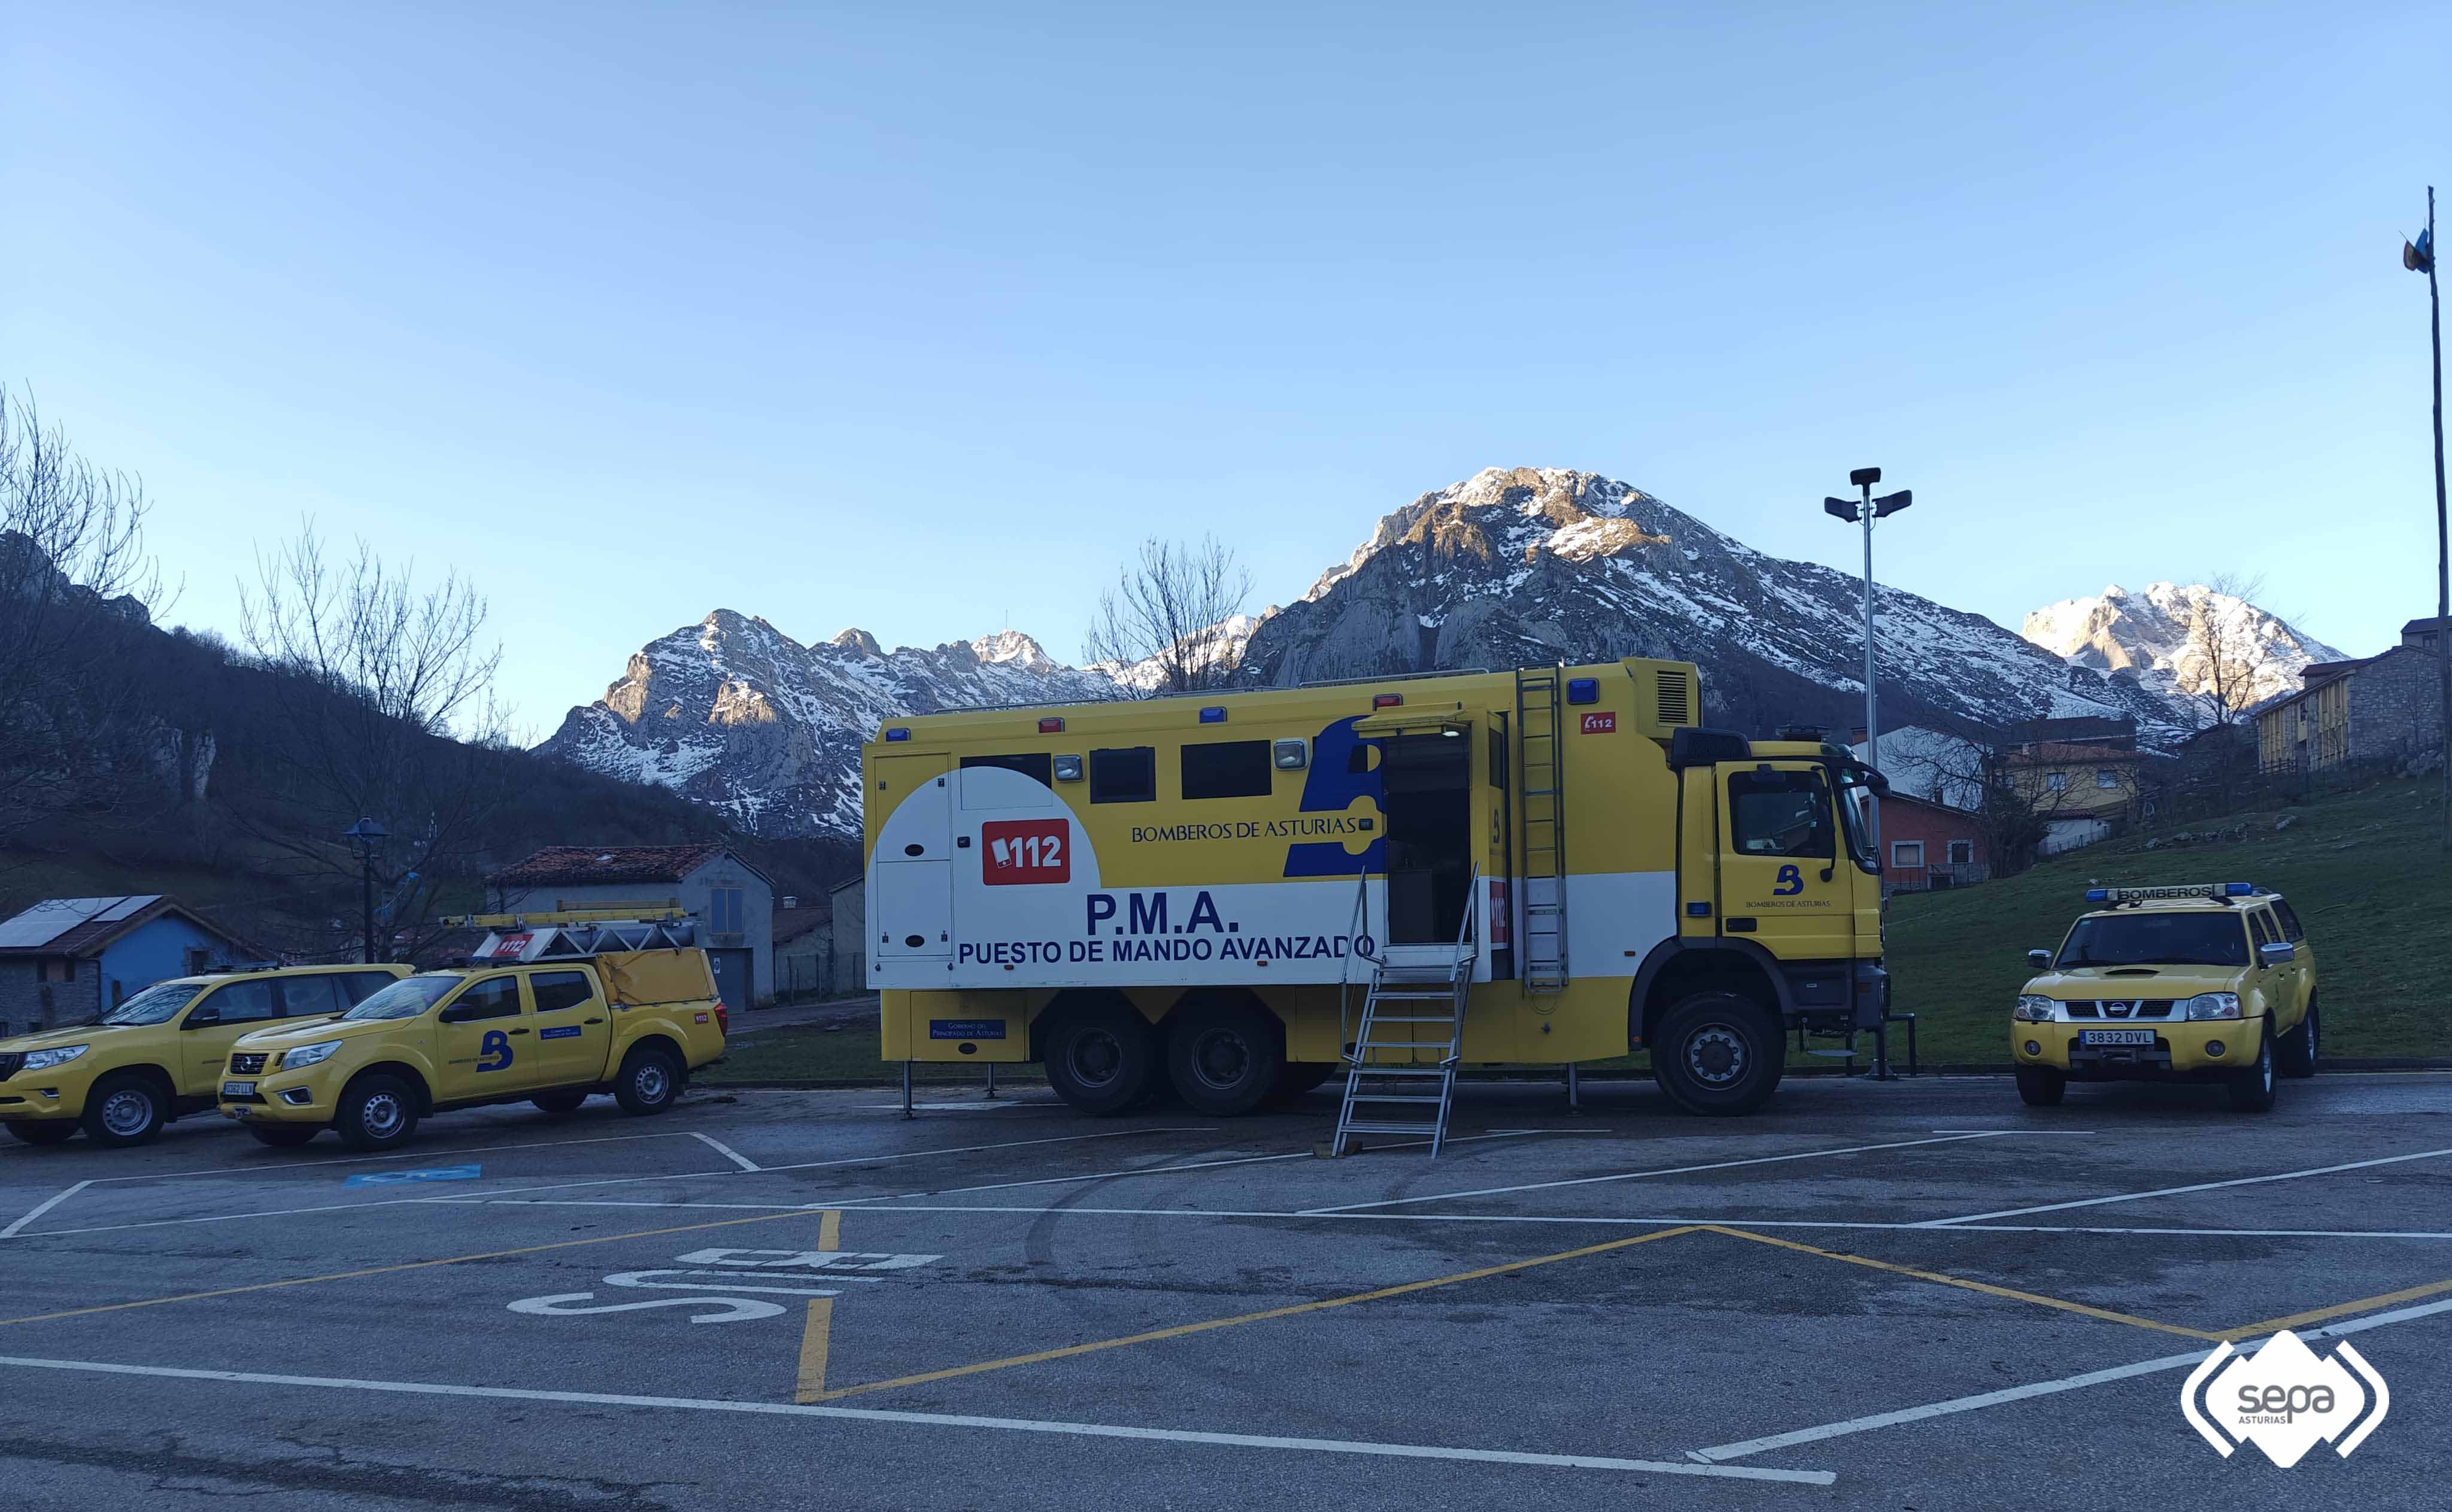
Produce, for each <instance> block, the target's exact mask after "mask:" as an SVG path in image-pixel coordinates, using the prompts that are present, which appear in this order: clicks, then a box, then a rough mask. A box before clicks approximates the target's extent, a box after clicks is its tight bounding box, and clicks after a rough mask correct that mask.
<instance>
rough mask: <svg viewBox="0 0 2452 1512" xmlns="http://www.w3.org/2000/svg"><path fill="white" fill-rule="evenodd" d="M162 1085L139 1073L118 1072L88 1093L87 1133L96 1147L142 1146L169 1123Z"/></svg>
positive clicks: (165, 1094) (166, 1101)
mask: <svg viewBox="0 0 2452 1512" xmlns="http://www.w3.org/2000/svg"><path fill="white" fill-rule="evenodd" d="M169 1102H170V1099H169V1096H168V1094H167V1093H165V1092H164V1091H163V1090H162V1084H161V1083H159V1082H157V1081H155V1080H154V1079H153V1078H152V1077H150V1076H147V1075H145V1074H143V1073H142V1072H139V1071H117V1072H114V1073H112V1074H111V1075H109V1076H106V1077H104V1078H103V1079H102V1080H100V1081H98V1082H96V1083H95V1084H94V1087H93V1090H92V1091H90V1092H89V1093H87V1094H86V1100H85V1119H84V1123H85V1132H86V1137H87V1138H88V1139H90V1140H92V1141H93V1142H94V1143H95V1144H97V1145H111V1146H127V1145H141V1144H143V1143H145V1142H146V1141H147V1140H148V1139H150V1138H152V1137H153V1136H154V1135H156V1134H158V1133H160V1132H161V1131H162V1126H163V1125H164V1124H167V1123H168V1122H169V1121H170V1120H169V1112H170V1109H169Z"/></svg>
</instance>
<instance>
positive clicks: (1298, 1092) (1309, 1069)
mask: <svg viewBox="0 0 2452 1512" xmlns="http://www.w3.org/2000/svg"><path fill="white" fill-rule="evenodd" d="M1344 1069H1345V1068H1343V1067H1342V1066H1339V1065H1337V1064H1336V1063H1335V1062H1334V1061H1288V1062H1286V1069H1285V1070H1281V1071H1279V1072H1278V1073H1277V1085H1276V1087H1275V1089H1274V1090H1271V1091H1270V1093H1269V1101H1271V1102H1273V1103H1291V1102H1293V1101H1294V1100H1295V1099H1296V1098H1298V1097H1302V1096H1305V1095H1306V1094H1308V1093H1310V1092H1313V1091H1315V1090H1318V1088H1319V1087H1320V1086H1321V1084H1323V1083H1325V1082H1326V1081H1327V1080H1328V1079H1329V1078H1330V1077H1332V1076H1334V1075H1335V1074H1336V1073H1337V1072H1338V1071H1340V1070H1344Z"/></svg>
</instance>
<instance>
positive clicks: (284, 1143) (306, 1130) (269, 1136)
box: [247, 1124, 323, 1149]
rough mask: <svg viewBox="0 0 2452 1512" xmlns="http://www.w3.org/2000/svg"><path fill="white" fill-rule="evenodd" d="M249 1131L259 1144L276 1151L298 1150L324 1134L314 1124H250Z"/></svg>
mask: <svg viewBox="0 0 2452 1512" xmlns="http://www.w3.org/2000/svg"><path fill="white" fill-rule="evenodd" d="M247 1132H248V1133H250V1134H253V1135H254V1136H255V1142H256V1143H257V1144H259V1145H270V1146H271V1147H272V1148H273V1149H298V1148H299V1147H301V1146H303V1145H307V1144H312V1143H313V1142H314V1139H315V1136H316V1135H318V1134H320V1133H322V1132H323V1130H322V1129H318V1128H316V1127H315V1126H314V1125H313V1124H249V1125H247Z"/></svg>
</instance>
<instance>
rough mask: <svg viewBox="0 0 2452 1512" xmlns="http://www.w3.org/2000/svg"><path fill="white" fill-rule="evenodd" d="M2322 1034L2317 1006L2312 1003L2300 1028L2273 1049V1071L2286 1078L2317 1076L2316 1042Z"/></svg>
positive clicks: (2285, 1036) (2291, 1032) (2284, 1036)
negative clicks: (2319, 1027) (2318, 1023)
mask: <svg viewBox="0 0 2452 1512" xmlns="http://www.w3.org/2000/svg"><path fill="white" fill-rule="evenodd" d="M2322 1032H2323V1031H2320V1030H2319V1029H2318V1028H2317V1027H2316V1005H2315V1004H2313V1003H2310V1004H2308V1005H2307V1016H2306V1017H2304V1018H2303V1019H2301V1020H2300V1021H2299V1027H2298V1028H2297V1029H2294V1030H2292V1031H2290V1032H2289V1033H2287V1034H2284V1035H2283V1036H2282V1041H2281V1043H2280V1044H2277V1045H2275V1046H2274V1047H2273V1069H2274V1070H2278V1071H2280V1072H2281V1073H2282V1074H2283V1075H2284V1076H2313V1075H2315V1074H2316V1050H2317V1044H2316V1041H2317V1037H2318V1036H2319V1035H2320V1034H2321V1033H2322Z"/></svg>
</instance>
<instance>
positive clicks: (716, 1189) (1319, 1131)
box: [0, 1073, 2452, 1509]
mask: <svg viewBox="0 0 2452 1512" xmlns="http://www.w3.org/2000/svg"><path fill="white" fill-rule="evenodd" d="M932 1095H935V1096H937V1097H938V1098H939V1099H940V1100H941V1099H944V1098H946V1097H947V1096H949V1095H951V1096H954V1097H959V1098H960V1099H962V1100H960V1101H951V1102H947V1101H940V1102H939V1103H938V1104H936V1105H931V1106H923V1108H922V1109H921V1111H920V1116H919V1117H918V1118H916V1119H913V1120H909V1121H906V1120H904V1119H903V1118H902V1117H901V1115H900V1110H899V1108H898V1107H897V1106H896V1103H895V1099H894V1097H893V1095H892V1094H891V1093H888V1092H886V1091H884V1090H844V1091H822V1092H781V1091H776V1092H741V1093H737V1094H709V1093H704V1092H693V1093H692V1094H691V1095H690V1096H689V1098H688V1099H687V1100H686V1102H685V1104H684V1105H683V1106H682V1108H681V1109H678V1110H676V1111H675V1112H674V1113H672V1114H670V1115H668V1116H666V1117H664V1118H662V1119H656V1120H631V1119H625V1118H623V1117H621V1116H620V1115H619V1114H618V1113H616V1112H615V1111H614V1110H613V1109H612V1107H611V1105H610V1102H609V1100H605V1099H598V1100H597V1101H595V1102H591V1103H590V1104H589V1105H588V1107H587V1109H585V1110H584V1111H583V1112H582V1113H581V1114H579V1115H577V1116H575V1117H571V1118H567V1119H563V1120H553V1119H548V1118H546V1117H544V1115H542V1114H539V1113H536V1112H533V1111H531V1110H528V1109H495V1110H489V1111H484V1112H477V1113H465V1114H459V1115H446V1116H445V1117H441V1118H437V1119H435V1120H433V1121H432V1122H430V1123H429V1124H428V1125H427V1126H426V1128H425V1136H424V1137H423V1138H422V1140H421V1142H420V1144H419V1145H418V1147H417V1148H416V1149H414V1150H413V1151H411V1152H409V1153H407V1154H405V1155H396V1156H391V1157H386V1158H381V1159H366V1158H356V1157H350V1156H348V1155H347V1154H346V1151H344V1150H342V1149H340V1148H339V1147H338V1146H337V1145H335V1144H333V1143H331V1142H330V1141H329V1140H328V1138H327V1139H326V1140H322V1141H318V1142H317V1143H316V1144H315V1145H314V1146H312V1147H309V1148H308V1149H306V1150H304V1151H289V1150H272V1149H263V1148H260V1147H258V1146H257V1145H255V1144H254V1143H253V1142H252V1141H250V1140H247V1139H246V1138H244V1137H243V1136H237V1135H234V1133H233V1132H232V1131H230V1130H228V1129H226V1128H224V1127H223V1126H221V1125H220V1124H219V1123H218V1121H215V1120H211V1119H196V1120H190V1121H186V1122H182V1123H180V1124H178V1125H176V1126H174V1127H173V1128H172V1129H169V1130H168V1133H167V1134H166V1135H165V1136H164V1137H163V1138H162V1139H161V1140H160V1141H158V1142H157V1143H155V1144H154V1145H152V1146H149V1147H147V1148H145V1149H137V1150H131V1151H112V1150H106V1149H95V1148H92V1147H90V1146H89V1145H88V1144H87V1143H86V1142H85V1141H83V1140H78V1141H75V1142H72V1143H70V1144H69V1145H66V1146H62V1147H59V1148H57V1149H28V1148H22V1147H10V1148H8V1149H0V1236H4V1237H0V1277H5V1306H0V1463H5V1464H6V1472H5V1473H6V1481H7V1483H8V1485H9V1486H10V1490H11V1492H12V1493H13V1494H14V1496H15V1497H16V1499H17V1500H19V1501H20V1502H26V1503H28V1504H44V1505H57V1506H99V1505H106V1504H143V1505H146V1506H148V1507H156V1508H184V1507H190V1506H197V1507H201V1506H208V1505H209V1506H219V1505H223V1504H226V1503H227V1502H229V1501H230V1500H231V1499H232V1498H240V1497H243V1498H245V1499H246V1501H247V1504H248V1505H250V1506H257V1507H301V1508H304V1507H335V1506H343V1507H361V1506H363V1507H409V1506H453V1507H460V1506H466V1507H500V1508H518V1509H529V1508H536V1509H563V1508H592V1507H623V1508H628V1507H640V1508H650V1507H671V1508H698V1507H726V1508H728V1507H767V1506H773V1507H807V1506H842V1507H939V1506H942V1507H972V1506H978V1507H988V1506H995V1507H1058V1506H1063V1507H1075V1508H1079V1507H1139V1506H1182V1507H1195V1506H1197V1507H1214V1506H1220V1505H1267V1506H1286V1505H1296V1504H1301V1505H1321V1506H1399V1505H1401V1506H1407V1507H1448V1506H1455V1507H1465V1506H1473V1507H1484V1506H1496V1505H1531V1506H1546V1505H1561V1504H1567V1503H1570V1502H1573V1503H1577V1504H1590V1503H1595V1502H1600V1501H1601V1500H1602V1499H1609V1500H1611V1501H1612V1502H1619V1503H1621V1504H1624V1503H1626V1502H1627V1499H1630V1498H1631V1499H1633V1502H1632V1504H1637V1505H1646V1506H1650V1505H1671V1506H1688V1505H1692V1506H1706V1507H1719V1506H1728V1507H1749V1508H1751V1507H1779V1506H1786V1505H1795V1506H1849V1507H1858V1506H1863V1507H1900V1508H1918V1509H1935V1508H1956V1507H2018V1506H2036V1507H2041V1506H2063V1505H2099V1506H2137V1505H2145V1504H2149V1503H2150V1504H2160V1505H2163V1506H2168V1507H2195V1506H2207V1507H2211V1506H2223V1507H2230V1506H2235V1505H2238V1504H2241V1503H2242V1502H2253V1503H2256V1504H2270V1505H2281V1506H2295V1505H2306V1506H2321V1507H2325V1508H2328V1509H2339V1508H2343V1507H2351V1506H2356V1507H2395V1506H2410V1507H2419V1506H2424V1507H2440V1506H2441V1505H2442V1502H2443V1492H2442V1476H2443V1474H2444V1472H2445V1470H2446V1468H2447V1466H2452V1456H2447V1452H2446V1450H2445V1448H2444V1445H2445V1443H2447V1442H2452V1435H2448V1434H2447V1430H2452V1363H2447V1360H2448V1359H2452V1349H2448V1348H2447V1345H2452V1116H2447V1114H2452V1076H2446V1075H2442V1074H2432V1073H2416V1074H2365V1075H2355V1074H2354V1075H2327V1076H2323V1077H2319V1078H2317V1079H2315V1080H2314V1081H2309V1082H2292V1083H2286V1084H2284V1088H2283V1098H2282V1105H2281V1107H2280V1108H2279V1109H2277V1110H2276V1111H2275V1112H2274V1113H2272V1114H2271V1115H2268V1116H2265V1117H2261V1118H2260V1117H2253V1116H2247V1115H2241V1114H2235V1113H2232V1112H2230V1111H2229V1110H2228V1109H2227V1108H2226V1107H2225V1106H2224V1104H2223V1101H2222V1095H2221V1093H2220V1091H2219V1090H2206V1089H2190V1088H2153V1087H2142V1086H2117V1087H2103V1088H2080V1089H2076V1090H2073V1091H2072V1092H2071V1094H2070V1097H2069V1100H2068V1102H2067V1104H2066V1106H2064V1107H2061V1108H2058V1109H2027V1108H2025V1107H2023V1106H2021V1105H2020V1104H2019V1102H2018V1100H2017V1097H2016V1095H2015V1093H2014V1092H2013V1091H2012V1090H2010V1087H2009V1084H2008V1082H2007V1079H2006V1078H1987V1077H1970V1078H1961V1079H1938V1078H1926V1079H1921V1080H1917V1081H1910V1082H1899V1083H1893V1084H1888V1085H1875V1084H1869V1083H1866V1082H1862V1081H1842V1080H1839V1079H1836V1078H1814V1079H1801V1078H1800V1079H1791V1080H1790V1082H1789V1083H1788V1084H1786V1085H1785V1086H1784V1087H1783V1089H1782V1090H1781V1092H1780V1095H1779V1097H1778V1099H1777V1100H1776V1102H1775V1103H1774V1105H1773V1109H1774V1110H1773V1111H1772V1112H1771V1113H1770V1114H1768V1115H1766V1116H1758V1117H1754V1118H1750V1119H1745V1120H1738V1121H1730V1122H1719V1121H1706V1120H1697V1119H1692V1118H1688V1117H1684V1116H1680V1115H1678V1114H1676V1113H1674V1112H1672V1111H1671V1109H1669V1108H1668V1106H1667V1105H1666V1103H1665V1100H1664V1099H1662V1098H1661V1097H1660V1095H1659V1094H1658V1093H1657V1092H1656V1091H1655V1090H1653V1089H1652V1088H1651V1086H1650V1085H1649V1084H1648V1083H1647V1084H1634V1083H1613V1084H1587V1086H1586V1088H1585V1090H1584V1103H1585V1108H1584V1110H1583V1111H1581V1112H1580V1113H1578V1112H1573V1111H1571V1110H1570V1109H1568V1108H1567V1107H1566V1106H1565V1100H1564V1097H1563V1095H1562V1093H1561V1092H1560V1090H1558V1089H1557V1088H1556V1087H1555V1086H1542V1085H1534V1084H1523V1083H1516V1084H1487V1085H1469V1086H1467V1087H1466V1088H1464V1089H1463V1090H1461V1092H1460V1094H1459V1103H1458V1109H1457V1113H1456V1119H1455V1124H1456V1130H1457V1137H1456V1138H1455V1139H1454V1141H1453V1143H1451V1145H1450V1146H1449V1148H1448V1149H1447V1151H1446V1152H1445V1154H1443V1155H1442V1157H1441V1158H1440V1159H1438V1160H1437V1161H1435V1162H1433V1161H1431V1160H1429V1159H1428V1158H1426V1157H1425V1155H1424V1154H1423V1152H1422V1151H1420V1150H1419V1149H1393V1150H1383V1151H1378V1152H1374V1153H1370V1154H1366V1155H1362V1156H1358V1157H1354V1158H1348V1159H1345V1160H1337V1161H1331V1160H1324V1159H1318V1158H1315V1156H1314V1155H1313V1153H1312V1151H1313V1149H1314V1147H1315V1145H1317V1144H1318V1143H1319V1142H1320V1141H1322V1140H1324V1139H1325V1138H1326V1137H1327V1133H1328V1129H1329V1125H1330V1122H1331V1120H1332V1119H1333V1116H1334V1110H1335V1100H1334V1097H1333V1096H1332V1094H1331V1092H1330V1091H1328V1090H1322V1091H1320V1092H1318V1093H1315V1094H1314V1095H1313V1096H1312V1097H1311V1098H1309V1099H1307V1100H1306V1102H1305V1103H1304V1104H1303V1105H1302V1106H1301V1107H1300V1108H1298V1109H1294V1110H1291V1111H1287V1112H1282V1113H1275V1114H1271V1115H1268V1116H1264V1117H1255V1118H1248V1119H1240V1120H1233V1121H1225V1122H1220V1121H1216V1120H1207V1119H1202V1118H1199V1117H1196V1116H1187V1115H1185V1114H1184V1113H1182V1112H1181V1111H1180V1110H1157V1111H1153V1112H1151V1113H1148V1114H1145V1115H1138V1116H1135V1117H1131V1118H1125V1119H1109V1120H1093V1119H1083V1118H1079V1117H1077V1116H1075V1115H1073V1114H1072V1113H1070V1112H1069V1111H1067V1110H1065V1109H1062V1108H1060V1107H1058V1105H1056V1104H1055V1103H1053V1102H1052V1101H1050V1100H1049V1099H1048V1097H1047V1094H1046V1093H1045V1092H1044V1091H1043V1090H1038V1089H1035V1088H1034V1089H1029V1090H1024V1091H1023V1092H1022V1093H1020V1094H1019V1095H1018V1096H1016V1095H1013V1094H1011V1093H1008V1094H1007V1095H1005V1096H1003V1097H1000V1098H999V1099H997V1100H996V1101H995V1102H993V1103H990V1102H987V1101H985V1100H984V1099H980V1098H978V1097H977V1096H975V1095H974V1094H970V1093H954V1094H947V1093H944V1092H942V1091H939V1092H936V1093H934V1094H932ZM2284 1326H2287V1327H2291V1328H2294V1329H2296V1330H2297V1331H2298V1332H2299V1333H2300V1334H2301V1335H2302V1336H2303V1337H2304V1338H2307V1339H2308V1340H2309V1342H2310V1343H2311V1344H2312V1345H2315V1346H2316V1347H2318V1348H2320V1349H2323V1350H2325V1351H2330V1350H2331V1349H2332V1348H2333V1347H2334V1346H2333V1345H2331V1344H2330V1343H2328V1342H2326V1341H2327V1340H2328V1339H2329V1338H2331V1337H2335V1336H2348V1335H2350V1334H2355V1336H2356V1348H2357V1350H2358V1351H2359V1352H2360V1353H2361V1354H2362V1355H2363V1357H2364V1359H2365V1360H2366V1361H2368V1362H2370V1363H2371V1364H2372V1365H2373V1366H2374V1367H2375V1368H2376V1369H2377V1370H2378V1371H2379V1372H2381V1374H2382V1375H2383V1377H2384V1378H2385V1379H2387V1380H2388V1381H2389V1383H2390V1386H2391V1397H2390V1411H2389V1416H2388V1419H2387V1420H2386V1421H2385V1422H2383V1424H2382V1425H2381V1426H2380V1427H2379V1428H2378V1429H2377V1430H2376V1431H2375V1432H2374V1434H2373V1435H2372V1437H2370V1438H2368V1439H2367V1440H2366V1441H2365V1442H2364V1443H2363V1444H2362V1445H2360V1446H2359V1447H2358V1449H2357V1451H2356V1453H2355V1454H2354V1455H2353V1456H2352V1457H2350V1458H2348V1459H2346V1460H2345V1459H2343V1458H2341V1457H2339V1456H2338V1455H2336V1454H2335V1453H2334V1452H2332V1450H2331V1449H2329V1448H2326V1447H2322V1446H2320V1447H2319V1448H2317V1449H2316V1450H2315V1451H2314V1452H2312V1453H2310V1454H2309V1455H2308V1456H2307V1457H2306V1458H2305V1459H2304V1460H2303V1461H2302V1462H2301V1463H2299V1464H2297V1465H2296V1466H2295V1467H2293V1468H2290V1469H2287V1470H2284V1469H2281V1468H2278V1467H2276V1466H2275V1465H2274V1464H2272V1463H2269V1462H2268V1461H2267V1460H2266V1459H2265V1458H2264V1455H2263V1453H2262V1452H2261V1451H2260V1450H2259V1449H2257V1448H2256V1447H2255V1446H2253V1445H2248V1446H2243V1447H2242V1448H2241V1449H2240V1450H2239V1452H2237V1453H2235V1454H2233V1455H2231V1456H2230V1457H2229V1458H2227V1459H2225V1458H2222V1457H2220V1456H2218V1455H2217V1454H2216V1453H2215V1452H2214V1451H2213V1450H2212V1449H2211V1448H2209V1447H2208V1446H2207V1445H2206V1444H2205V1443H2204V1442H2203V1441H2202V1440H2200V1439H2199V1438H2198V1437H2197V1435H2196V1434H2195V1433H2194V1432H2193V1431H2192V1430H2191V1429H2190V1428H2189V1427H2188V1426H2187V1425H2186V1424H2185V1423H2184V1421H2183V1419H2182V1417H2181V1414H2180V1411H2179V1405H2178V1397H2179V1391H2180V1388H2181V1384H2182V1383H2183V1381H2184V1380H2185V1378H2186V1377H2187V1375H2188V1373H2189V1370H2190V1367H2191V1366H2192V1365H2194V1364H2195V1363H2196V1362H2197V1361H2198V1360H2200V1359H2202V1358H2203V1357H2204V1355H2205V1352H2206V1351H2207V1350H2209V1349H2211V1348H2212V1347H2213V1346H2214V1342H2215V1341H2216V1340H2218V1339H2224V1338H2228V1339H2232V1340H2236V1341H2239V1342H2241V1343H2242V1344H2243V1345H2245V1346H2246V1347H2250V1348H2252V1347H2253V1345H2252V1344H2250V1343H2248V1341H2251V1340H2253V1339H2256V1338H2259V1337H2262V1336H2263V1335H2264V1334H2267V1333H2270V1332H2271V1331H2272V1330H2274V1329H2275V1328H2278V1327H2284ZM2328 1330H2329V1332H2328ZM2320 1336H2323V1337H2320Z"/></svg>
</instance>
